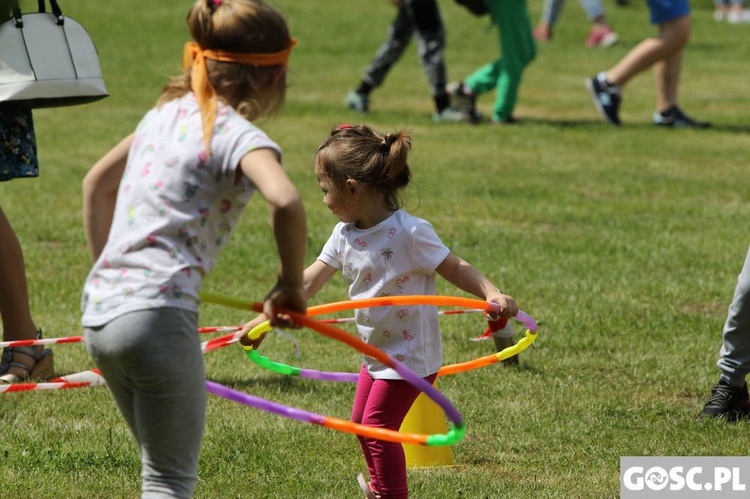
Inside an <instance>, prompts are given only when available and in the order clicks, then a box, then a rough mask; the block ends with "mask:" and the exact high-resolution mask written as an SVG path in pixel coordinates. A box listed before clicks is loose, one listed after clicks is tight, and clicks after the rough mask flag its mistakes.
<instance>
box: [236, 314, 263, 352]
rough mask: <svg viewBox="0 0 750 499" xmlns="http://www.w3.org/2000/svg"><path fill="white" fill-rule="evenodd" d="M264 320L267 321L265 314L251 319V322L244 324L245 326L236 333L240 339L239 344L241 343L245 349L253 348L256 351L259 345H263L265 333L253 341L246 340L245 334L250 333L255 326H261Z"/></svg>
mask: <svg viewBox="0 0 750 499" xmlns="http://www.w3.org/2000/svg"><path fill="white" fill-rule="evenodd" d="M266 320H268V317H266V315H265V314H260V315H259V316H258V317H256V318H255V319H253V320H251V321H249V322H246V323H245V325H244V326H242V329H241V330H240V332H239V333H237V334H238V335H239V338H240V343H242V344H243V345H244V346H246V347H253V348H254V349H255V350H257V349H258V348H260V344H261V343H263V340H264V339H265V338H266V334H267V332H265V333H263V334H261V335H260V336H258V337H257V338H255V339H254V340H251V339H250V338H248V337H247V334H248V333H249V332H250V331H252V330H253V329H254V328H255V326H257V325H258V324H261V323H263V322H265V321H266Z"/></svg>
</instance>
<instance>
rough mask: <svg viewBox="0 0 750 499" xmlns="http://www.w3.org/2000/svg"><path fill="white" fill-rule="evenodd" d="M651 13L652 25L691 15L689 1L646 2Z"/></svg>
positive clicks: (651, 0)
mask: <svg viewBox="0 0 750 499" xmlns="http://www.w3.org/2000/svg"><path fill="white" fill-rule="evenodd" d="M646 3H647V4H648V10H649V11H651V24H662V23H666V22H669V21H674V20H675V19H679V18H680V17H684V16H686V15H688V14H690V1H689V0H646Z"/></svg>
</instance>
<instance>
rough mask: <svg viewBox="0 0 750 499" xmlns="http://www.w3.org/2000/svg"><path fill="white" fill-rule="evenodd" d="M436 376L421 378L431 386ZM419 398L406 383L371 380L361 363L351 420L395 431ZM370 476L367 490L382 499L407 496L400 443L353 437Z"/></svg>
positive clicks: (403, 458) (402, 449)
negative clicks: (363, 457)
mask: <svg viewBox="0 0 750 499" xmlns="http://www.w3.org/2000/svg"><path fill="white" fill-rule="evenodd" d="M436 376H437V375H436V374H432V375H430V376H428V377H426V378H425V380H427V382H429V383H430V384H432V383H433V382H434V381H435V378H436ZM418 395H419V390H418V389H417V388H415V387H414V386H412V385H410V384H409V383H408V382H406V381H403V380H396V379H372V377H371V376H370V373H368V372H367V369H366V368H365V366H364V364H363V365H362V368H361V369H360V371H359V381H358V382H357V392H356V394H355V395H354V407H353V408H352V421H354V422H355V423H361V424H363V425H367V426H374V427H377V428H388V429H390V430H394V431H398V430H399V428H401V423H402V422H403V421H404V418H405V417H406V414H407V413H408V412H409V409H410V408H411V406H412V404H413V403H414V401H415V400H416V399H417V396H418ZM357 438H358V439H359V444H360V446H361V447H362V452H363V453H364V455H365V461H366V463H367V471H369V473H370V480H371V483H370V487H371V488H372V489H373V491H374V492H376V493H378V494H380V496H381V497H382V498H383V499H386V498H388V499H391V498H394V499H395V498H401V497H408V496H409V487H408V485H407V484H406V457H405V456H404V448H403V447H402V446H401V444H398V443H393V442H384V441H382V440H375V439H372V438H365V437H357Z"/></svg>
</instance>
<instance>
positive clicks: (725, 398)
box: [698, 381, 750, 423]
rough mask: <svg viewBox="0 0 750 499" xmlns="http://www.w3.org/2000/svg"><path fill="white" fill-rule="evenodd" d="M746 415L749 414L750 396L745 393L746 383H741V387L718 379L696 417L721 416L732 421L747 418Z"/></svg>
mask: <svg viewBox="0 0 750 499" xmlns="http://www.w3.org/2000/svg"><path fill="white" fill-rule="evenodd" d="M748 415H750V398H749V397H748V394H747V384H744V385H742V388H737V387H734V386H730V385H728V384H727V383H725V382H724V381H719V382H718V383H717V384H716V385H715V386H714V387H713V388H712V389H711V395H710V396H709V397H708V401H707V402H706V405H705V406H703V410H702V411H701V413H700V415H699V416H698V419H703V418H723V419H726V421H727V422H729V423H733V422H735V421H739V420H740V419H745V418H747V417H748Z"/></svg>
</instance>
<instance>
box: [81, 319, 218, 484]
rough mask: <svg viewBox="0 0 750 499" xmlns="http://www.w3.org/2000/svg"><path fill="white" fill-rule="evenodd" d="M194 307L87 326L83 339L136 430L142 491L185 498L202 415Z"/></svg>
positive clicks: (202, 384) (194, 463)
mask: <svg viewBox="0 0 750 499" xmlns="http://www.w3.org/2000/svg"><path fill="white" fill-rule="evenodd" d="M197 324H198V314H196V313H195V312H189V311H186V310H182V309H177V308H158V309H152V310H143V311H136V312H130V313H127V314H124V315H122V316H120V317H118V318H116V319H114V320H112V321H110V322H109V323H108V324H106V325H105V326H102V327H98V328H87V329H86V330H85V332H84V335H85V341H86V347H87V348H88V351H89V353H90V354H91V357H92V358H93V359H94V362H95V363H96V365H97V366H98V367H99V369H101V371H102V375H103V376H104V378H105V379H106V380H107V386H108V387H109V390H110V391H111V392H112V395H113V397H114V399H115V402H116V403H117V406H118V407H119V408H120V412H122V415H123V416H124V417H125V420H126V421H127V423H128V425H129V426H130V430H131V431H132V432H133V435H134V436H135V439H136V442H137V443H138V447H139V449H140V453H141V477H142V479H143V486H142V497H143V498H168V497H169V498H174V497H179V498H189V497H192V496H193V491H194V489H195V483H196V479H197V474H198V454H199V453H200V446H201V440H202V437H203V426H204V423H205V416H206V384H205V381H206V374H205V368H204V365H203V356H202V355H201V349H200V340H199V338H198V334H197V333H196V330H197Z"/></svg>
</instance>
